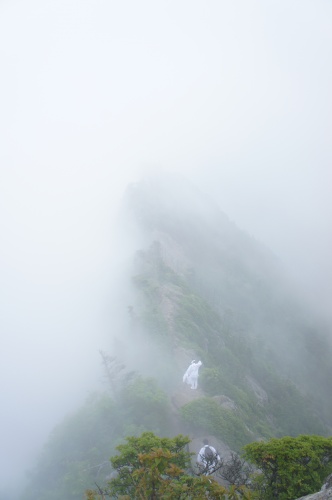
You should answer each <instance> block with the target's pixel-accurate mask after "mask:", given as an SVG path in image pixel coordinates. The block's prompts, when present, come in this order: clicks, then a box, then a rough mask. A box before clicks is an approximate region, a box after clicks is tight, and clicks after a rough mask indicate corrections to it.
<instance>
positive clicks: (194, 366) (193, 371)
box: [183, 360, 202, 389]
mask: <svg viewBox="0 0 332 500" xmlns="http://www.w3.org/2000/svg"><path fill="white" fill-rule="evenodd" d="M201 366H202V361H198V362H197V363H195V360H193V361H192V362H191V364H190V365H189V367H188V368H187V371H186V373H185V374H184V375H183V382H185V383H186V384H188V385H190V386H191V389H197V381H198V370H199V369H200V367H201Z"/></svg>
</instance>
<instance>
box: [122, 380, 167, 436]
mask: <svg viewBox="0 0 332 500" xmlns="http://www.w3.org/2000/svg"><path fill="white" fill-rule="evenodd" d="M120 402H121V406H122V408H123V410H124V412H125V413H126V414H127V415H129V420H130V422H132V423H134V424H137V425H140V426H143V427H144V428H145V429H149V430H154V431H155V432H160V431H162V432H166V431H167V430H168V426H169V403H168V399H167V397H166V394H165V393H164V392H163V391H162V390H161V389H159V387H158V385H157V383H156V381H155V380H154V379H152V378H143V377H136V379H135V380H134V381H133V382H131V383H130V384H128V385H127V387H125V388H124V390H123V391H122V393H121V397H120Z"/></svg>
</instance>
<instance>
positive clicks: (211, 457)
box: [197, 439, 220, 476]
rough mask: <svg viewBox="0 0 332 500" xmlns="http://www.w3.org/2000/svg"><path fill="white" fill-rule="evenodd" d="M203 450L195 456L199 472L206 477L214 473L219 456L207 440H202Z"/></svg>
mask: <svg viewBox="0 0 332 500" xmlns="http://www.w3.org/2000/svg"><path fill="white" fill-rule="evenodd" d="M203 444H204V446H203V448H201V449H200V450H199V452H198V455H197V463H198V467H199V468H200V470H201V471H202V472H203V473H204V474H205V475H206V476H208V475H209V474H212V473H213V472H215V471H216V468H217V467H218V464H219V462H220V455H219V453H218V452H217V450H216V449H215V448H214V447H213V446H211V445H210V444H209V441H208V440H207V439H204V440H203Z"/></svg>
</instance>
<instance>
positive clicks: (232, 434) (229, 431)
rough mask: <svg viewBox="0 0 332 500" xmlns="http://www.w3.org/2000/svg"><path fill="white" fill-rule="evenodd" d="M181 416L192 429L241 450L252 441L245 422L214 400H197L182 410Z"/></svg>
mask: <svg viewBox="0 0 332 500" xmlns="http://www.w3.org/2000/svg"><path fill="white" fill-rule="evenodd" d="M181 416H182V418H183V420H184V422H186V423H187V424H190V425H191V427H194V428H198V429H200V430H204V431H205V432H207V433H209V434H213V435H214V436H216V437H218V438H219V439H221V440H222V441H225V442H226V443H227V444H228V445H229V446H230V447H231V448H232V449H233V450H239V449H240V448H241V447H242V446H243V445H245V444H247V443H248V442H249V441H251V440H252V436H251V434H250V433H249V432H248V430H247V428H246V427H245V425H244V423H243V421H242V420H241V419H240V418H239V417H238V416H237V415H236V414H235V413H234V412H233V411H231V410H227V409H225V408H222V407H221V406H220V405H218V404H217V403H216V401H214V400H213V399H212V398H200V399H195V400H194V401H192V402H191V403H188V404H186V405H185V406H183V407H182V408H181Z"/></svg>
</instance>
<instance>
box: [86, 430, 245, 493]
mask: <svg viewBox="0 0 332 500" xmlns="http://www.w3.org/2000/svg"><path fill="white" fill-rule="evenodd" d="M188 443H189V438H188V437H185V436H182V435H178V436H175V437H174V438H160V437H158V436H156V435H154V434H153V433H151V432H146V433H143V434H142V435H141V436H139V437H133V436H132V437H127V438H126V443H125V444H122V445H119V446H118V447H117V450H118V452H119V454H118V455H116V456H114V457H112V458H111V463H112V466H113V468H114V469H115V470H116V471H117V477H115V478H114V479H112V480H111V481H110V482H109V486H108V488H107V490H105V491H102V492H99V493H102V495H103V497H104V498H105V497H106V496H109V497H110V498H122V499H123V500H124V499H128V500H130V499H144V500H158V499H160V498H163V499H165V500H167V499H168V500H172V499H175V498H176V499H178V500H193V499H197V500H199V499H202V498H206V499H211V500H213V499H215V500H222V499H226V498H228V499H230V500H231V499H234V500H235V499H237V498H239V497H238V494H237V492H236V490H235V489H234V490H233V491H229V492H227V490H226V489H225V488H224V487H222V486H220V485H219V484H218V483H217V482H216V481H215V480H214V479H213V478H211V477H209V478H208V477H206V476H195V475H190V474H188V468H189V466H190V454H189V453H188V452H187V451H186V447H187V445H188ZM243 493H244V494H245V492H243ZM86 497H87V499H88V500H97V498H98V492H93V491H91V490H90V491H87V493H86ZM99 498H102V497H101V496H99ZM244 498H249V496H245V497H244Z"/></svg>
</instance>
